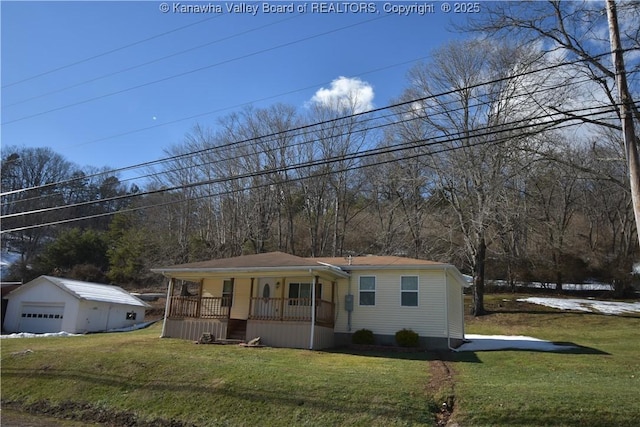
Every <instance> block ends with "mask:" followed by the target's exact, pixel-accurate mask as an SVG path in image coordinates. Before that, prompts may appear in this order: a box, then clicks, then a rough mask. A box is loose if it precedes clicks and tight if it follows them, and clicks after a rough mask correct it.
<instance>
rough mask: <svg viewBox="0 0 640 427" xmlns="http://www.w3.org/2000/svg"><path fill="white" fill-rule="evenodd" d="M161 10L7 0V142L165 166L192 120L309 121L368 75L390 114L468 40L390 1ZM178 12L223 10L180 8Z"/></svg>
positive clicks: (102, 160) (98, 160) (447, 20)
mask: <svg viewBox="0 0 640 427" xmlns="http://www.w3.org/2000/svg"><path fill="white" fill-rule="evenodd" d="M161 3H162V2H161V1H141V2H88V1H73V2H59V1H49V2H31V1H21V2H11V1H2V2H1V4H0V7H1V20H2V21H1V24H2V25H1V37H2V39H1V42H2V58H1V73H2V74H1V81H2V92H1V93H2V144H3V145H18V146H27V147H31V146H33V147H38V146H48V147H51V148H52V149H53V150H54V151H56V152H58V153H60V154H61V155H63V156H64V157H65V158H66V159H67V160H70V161H72V162H74V163H76V164H78V165H80V166H95V167H103V166H107V167H110V168H120V167H125V166H130V165H135V164H138V163H143V162H147V161H151V160H155V159H158V158H161V157H163V156H164V154H163V149H165V148H167V147H169V146H171V145H174V144H177V143H180V142H181V141H182V140H183V138H184V136H185V134H186V133H187V132H189V131H190V130H191V129H192V128H193V126H194V125H196V124H200V125H203V126H208V127H212V128H215V126H216V119H217V118H218V117H221V116H225V115H227V114H229V113H231V112H233V111H238V110H239V109H241V108H242V107H241V106H242V105H245V104H252V105H254V106H255V107H266V106H269V105H272V104H274V103H277V102H282V103H286V104H291V105H294V106H296V107H298V108H299V109H300V111H301V112H302V111H303V109H304V108H305V105H307V104H308V102H309V101H310V100H311V99H313V98H314V95H315V96H316V99H318V98H317V96H318V95H317V94H318V93H319V94H322V93H324V94H325V95H326V94H327V93H328V94H329V95H330V94H331V90H332V89H337V86H332V85H331V82H332V81H334V80H336V79H338V78H339V77H340V76H345V77H348V78H350V79H351V78H359V79H360V80H361V81H362V82H364V84H365V85H366V86H371V88H372V92H373V98H372V100H371V101H372V103H373V105H374V106H376V107H380V106H385V105H387V104H389V103H390V102H391V100H392V99H393V98H395V97H397V96H399V95H400V94H401V92H402V90H403V88H404V87H405V86H406V85H407V81H406V72H407V70H408V69H409V68H410V67H411V66H412V65H413V64H414V63H415V62H416V61H417V60H419V59H420V58H423V59H425V58H427V57H428V55H429V53H430V52H431V50H432V49H434V48H436V47H438V46H440V45H441V44H442V43H444V42H446V41H447V40H448V39H451V38H457V37H461V35H459V34H456V33H453V32H451V31H449V30H448V28H449V27H450V24H451V19H452V18H455V19H457V20H458V22H460V21H462V20H463V19H465V18H466V17H465V16H464V15H454V14H446V13H444V12H442V11H441V10H440V5H441V3H439V2H435V3H433V4H434V13H429V14H425V15H419V14H410V15H407V16H403V15H398V14H393V13H385V12H384V7H385V6H384V5H385V2H376V3H375V11H373V12H372V13H351V12H346V13H338V12H333V13H332V12H328V13H306V14H300V13H268V14H267V13H263V12H262V10H259V11H258V13H257V14H256V15H255V16H252V15H251V14H250V13H227V10H226V8H227V5H231V4H232V3H233V4H236V5H237V4H239V3H240V2H231V1H222V2H219V1H217V2H216V1H184V2H173V1H168V2H167V4H168V5H169V9H170V10H169V12H167V13H163V12H162V11H161V10H160V5H161ZM176 3H180V4H182V5H196V4H197V5H202V6H206V5H209V4H213V5H220V6H221V7H222V9H223V11H224V13H221V14H218V13H178V12H175V11H174V10H173V7H174V4H176ZM245 3H246V4H250V5H258V7H259V8H261V7H262V3H263V2H258V3H254V2H245ZM387 3H388V2H387ZM395 3H401V4H405V5H407V4H408V5H411V4H415V2H395ZM270 4H271V5H278V4H280V5H288V4H290V2H275V1H271V2H270ZM301 4H303V3H302V2H296V3H295V5H296V7H297V5H301ZM334 4H338V3H334ZM339 4H340V5H343V4H344V3H339ZM354 4H355V3H354ZM418 4H422V3H420V2H419V3H418ZM428 4H430V3H428ZM307 7H310V6H307ZM308 10H309V9H308ZM203 45H204V46H203ZM200 46H202V47H200ZM187 50H189V51H187ZM184 51H187V52H184ZM163 58H164V59H163ZM143 64H146V65H143ZM176 76H177V77H176ZM322 88H324V89H325V91H324V92H318V91H319V90H320V89H322Z"/></svg>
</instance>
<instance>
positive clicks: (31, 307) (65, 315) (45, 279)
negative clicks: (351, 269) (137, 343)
mask: <svg viewBox="0 0 640 427" xmlns="http://www.w3.org/2000/svg"><path fill="white" fill-rule="evenodd" d="M6 299H7V300H8V305H7V313H6V316H5V320H4V330H6V331H7V332H32V333H47V332H61V331H65V332H69V333H76V334H78V333H86V332H100V331H108V330H111V329H117V328H124V327H128V326H133V325H135V324H138V323H142V322H144V314H145V309H146V308H148V307H150V306H149V305H148V304H147V303H145V302H144V301H142V300H140V299H138V298H136V297H134V296H133V295H131V294H130V293H128V292H127V291H125V290H124V289H122V288H120V287H118V286H110V285H103V284H99V283H89V282H81V281H79V280H71V279H64V278H60V277H52V276H40V277H38V278H37V279H34V280H32V281H31V282H29V283H26V284H24V285H22V286H21V287H19V288H18V289H16V290H15V291H13V292H11V293H10V294H8V295H7V297H6Z"/></svg>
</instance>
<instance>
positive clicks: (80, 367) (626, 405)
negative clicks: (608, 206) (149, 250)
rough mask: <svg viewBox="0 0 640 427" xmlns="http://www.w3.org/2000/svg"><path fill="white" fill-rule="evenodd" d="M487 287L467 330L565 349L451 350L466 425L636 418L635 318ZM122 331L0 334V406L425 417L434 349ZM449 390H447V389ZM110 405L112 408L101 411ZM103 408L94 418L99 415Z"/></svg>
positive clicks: (310, 419)
mask: <svg viewBox="0 0 640 427" xmlns="http://www.w3.org/2000/svg"><path fill="white" fill-rule="evenodd" d="M515 298H516V297H515V296H512V295H495V296H494V295H491V296H489V297H488V298H487V307H488V308H489V309H490V310H493V311H494V312H493V313H492V314H490V315H488V316H483V317H481V318H478V319H471V318H470V319H468V322H467V328H466V329H467V332H468V333H480V334H509V335H529V336H533V337H536V338H541V339H548V340H551V341H561V342H571V343H574V344H576V345H579V346H581V347H580V349H578V350H576V351H573V352H570V353H541V352H531V351H496V352H476V353H455V354H453V355H449V356H448V357H447V358H448V359H452V360H450V361H449V362H448V363H449V366H450V367H452V369H453V371H454V373H455V375H454V379H455V384H454V387H453V388H454V394H455V413H454V416H453V420H455V421H457V422H459V423H460V425H462V426H484V425H497V426H504V425H514V426H526V425H531V426H539V425H568V426H571V425H575V426H577V425H580V426H599V425H606V426H624V425H629V426H631V425H637V423H638V420H640V317H616V316H604V315H594V314H581V313H575V314H574V313H562V312H558V311H555V310H552V309H546V308H544V307H541V306H535V305H529V304H524V303H516V302H515V301H503V300H504V299H510V300H515ZM159 333H160V328H159V325H155V326H152V327H151V328H148V329H145V330H141V331H136V332H128V333H116V334H95V335H86V336H82V337H69V338H36V339H5V340H2V342H1V345H2V366H1V368H2V390H1V393H2V401H3V408H7V407H10V408H18V409H22V410H29V409H30V410H32V411H40V412H47V413H48V414H49V415H51V414H56V413H58V415H61V414H64V415H66V416H75V418H76V419H85V420H87V421H100V420H107V419H111V421H113V420H114V416H117V417H118V418H115V419H116V424H118V423H119V424H120V425H126V424H130V425H131V422H132V420H133V421H135V422H137V423H138V425H145V423H147V424H146V425H163V424H164V425H170V422H173V424H171V425H173V426H179V425H198V426H207V425H216V426H217V425H221V426H224V425H228V426H243V425H246V426H254V425H262V426H285V425H286V426H298V425H310V426H326V425H336V426H337V425H340V426H343V425H347V426H348V425H354V426H356V425H358V426H360V425H362V426H369V425H374V426H400V425H427V426H428V425H433V424H434V420H435V414H434V411H436V410H437V407H438V406H439V400H438V399H440V398H441V397H433V396H431V395H430V394H429V391H427V390H433V388H427V383H428V381H429V360H431V359H433V358H435V357H437V355H434V354H429V353H409V354H403V353H363V354H352V353H347V352H311V351H306V350H291V349H271V348H259V349H249V348H240V347H236V346H215V345H196V344H193V343H192V342H189V341H183V340H176V339H160V338H158V336H159ZM447 391H448V389H447V390H445V391H444V393H445V395H446V393H447ZM107 415H110V416H111V418H109V417H108V416H107ZM101 417H103V418H101Z"/></svg>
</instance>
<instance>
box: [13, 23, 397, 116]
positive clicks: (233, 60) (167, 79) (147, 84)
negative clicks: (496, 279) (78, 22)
mask: <svg viewBox="0 0 640 427" xmlns="http://www.w3.org/2000/svg"><path fill="white" fill-rule="evenodd" d="M389 16H391V15H382V16H379V17H376V18H372V19H367V20H365V21H360V22H357V23H355V24H350V25H346V26H343V27H339V28H335V29H333V30H328V31H323V32H321V33H317V34H314V35H312V36H307V37H303V38H301V39H298V40H293V41H289V42H286V43H282V44H279V45H277V46H272V47H269V48H265V49H260V50H257V51H255V52H252V53H248V54H245V55H241V56H237V57H235V58H231V59H227V60H225V61H220V62H217V63H215V64H209V65H205V66H203V67H198V68H195V69H192V70H188V71H184V72H181V73H178V74H174V75H171V76H168V77H163V78H161V79H157V80H153V81H149V82H146V83H142V84H139V85H135V86H131V87H128V88H125V89H121V90H117V91H114V92H110V93H106V94H103V95H99V96H95V97H93V98H88V99H85V100H82V101H78V102H74V103H71V104H67V105H63V106H60V107H56V108H51V109H49V110H45V111H41V112H39V113H35V114H31V115H28V116H23V117H19V118H17V119H13V120H9V121H6V122H3V123H2V124H3V125H8V124H11V123H17V122H20V121H23V120H27V119H32V118H34V117H39V116H42V115H45V114H49V113H53V112H56V111H60V110H65V109H67V108H71V107H76V106H78V105H83V104H87V103H89V102H92V101H97V100H100V99H104V98H108V97H111V96H114V95H120V94H122V93H125V92H129V91H132V90H135V89H140V88H143V87H147V86H151V85H154V84H157V83H162V82H166V81H169V80H172V79H175V78H178V77H184V76H187V75H189V74H193V73H197V72H200V71H204V70H208V69H210V68H214V67H218V66H221V65H225V64H229V63H231V62H236V61H239V60H242V59H246V58H250V57H252V56H256V55H260V54H263V53H266V52H271V51H274V50H277V49H282V48H284V47H288V46H293V45H295V44H298V43H302V42H305V41H308V40H312V39H314V38H317V37H322V36H326V35H328V34H332V33H336V32H338V31H342V30H345V29H348V28H353V27H356V26H359V25H363V24H367V23H369V22H373V21H377V20H380V19H384V18H387V17H389Z"/></svg>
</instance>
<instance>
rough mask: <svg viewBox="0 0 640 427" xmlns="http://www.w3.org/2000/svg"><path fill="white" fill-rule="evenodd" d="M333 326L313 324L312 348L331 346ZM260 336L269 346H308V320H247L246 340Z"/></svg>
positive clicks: (261, 340) (309, 328) (262, 341)
mask: <svg viewBox="0 0 640 427" xmlns="http://www.w3.org/2000/svg"><path fill="white" fill-rule="evenodd" d="M333 335H334V334H333V328H327V327H324V326H319V325H316V326H315V330H314V334H313V349H314V350H320V349H324V348H331V347H333V346H334V342H333ZM256 337H260V342H261V343H262V344H264V345H267V346H270V347H288V348H306V349H308V348H309V344H310V340H311V323H310V322H304V323H303V322H274V321H261V320H251V319H249V321H248V322H247V340H250V339H252V338H256Z"/></svg>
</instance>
